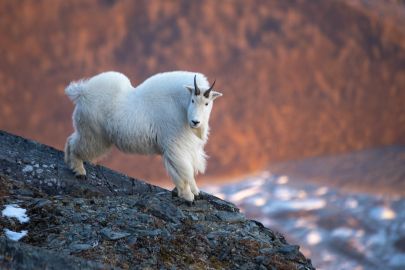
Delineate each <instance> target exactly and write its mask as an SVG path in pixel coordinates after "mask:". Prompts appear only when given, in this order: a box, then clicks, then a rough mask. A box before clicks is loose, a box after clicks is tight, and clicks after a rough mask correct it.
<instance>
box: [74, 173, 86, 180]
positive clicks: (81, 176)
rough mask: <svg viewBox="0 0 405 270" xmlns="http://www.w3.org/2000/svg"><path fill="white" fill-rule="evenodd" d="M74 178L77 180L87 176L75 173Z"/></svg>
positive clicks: (84, 178)
mask: <svg viewBox="0 0 405 270" xmlns="http://www.w3.org/2000/svg"><path fill="white" fill-rule="evenodd" d="M75 176H76V179H79V180H87V176H86V175H85V174H76V175H75Z"/></svg>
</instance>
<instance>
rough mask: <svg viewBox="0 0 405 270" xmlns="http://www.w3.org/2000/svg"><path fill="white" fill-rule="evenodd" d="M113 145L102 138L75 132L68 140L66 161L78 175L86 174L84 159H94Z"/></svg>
mask: <svg viewBox="0 0 405 270" xmlns="http://www.w3.org/2000/svg"><path fill="white" fill-rule="evenodd" d="M110 147H111V145H110V144H108V143H106V142H105V141H104V140H103V139H102V138H97V137H96V138H94V136H92V135H89V136H87V137H84V136H83V135H81V134H79V133H78V132H75V133H73V134H72V135H71V136H70V137H69V138H68V139H67V142H66V147H65V161H66V163H67V164H68V166H69V167H70V168H71V169H72V170H73V171H74V173H75V174H76V176H79V177H83V176H86V169H85V168H84V165H83V161H85V160H87V161H92V160H94V159H96V158H97V157H99V156H101V155H103V154H104V153H105V152H107V151H108V149H110Z"/></svg>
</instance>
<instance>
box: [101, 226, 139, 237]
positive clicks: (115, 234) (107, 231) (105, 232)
mask: <svg viewBox="0 0 405 270" xmlns="http://www.w3.org/2000/svg"><path fill="white" fill-rule="evenodd" d="M100 233H101V234H102V235H103V236H104V237H106V238H107V239H109V240H118V239H121V238H124V237H127V236H130V235H131V234H130V233H127V232H116V231H113V230H111V229H109V228H104V229H102V230H101V231H100Z"/></svg>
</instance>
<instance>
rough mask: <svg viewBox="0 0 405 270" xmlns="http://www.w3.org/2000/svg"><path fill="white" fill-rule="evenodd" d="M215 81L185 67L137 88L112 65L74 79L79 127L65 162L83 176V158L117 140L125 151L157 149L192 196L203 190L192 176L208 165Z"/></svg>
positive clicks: (71, 91) (71, 89) (182, 193)
mask: <svg viewBox="0 0 405 270" xmlns="http://www.w3.org/2000/svg"><path fill="white" fill-rule="evenodd" d="M193 80H194V86H192V85H190V84H192V82H193ZM214 84H215V82H214V83H213V84H212V85H211V87H210V86H209V83H208V81H207V78H206V77H205V76H204V75H203V74H200V73H191V72H186V71H173V72H166V73H160V74H156V75H154V76H152V77H150V78H148V79H147V80H146V81H144V82H143V83H142V84H140V85H139V86H138V87H136V88H134V87H133V86H132V85H131V82H130V81H129V79H128V78H127V77H126V76H125V75H123V74H121V73H118V72H112V71H110V72H105V73H101V74H98V75H96V76H94V77H92V78H90V79H88V80H81V81H77V82H71V83H70V84H69V86H68V87H67V88H66V89H65V92H66V94H67V96H68V97H69V98H70V99H71V100H72V101H73V102H74V103H75V104H76V107H75V109H74V112H73V126H74V129H75V132H74V133H73V134H72V135H70V136H69V137H68V138H67V141H66V146H65V162H66V163H67V164H68V166H69V167H70V168H71V169H72V170H73V171H74V172H75V173H76V175H78V176H83V175H84V176H85V175H86V170H85V169H84V166H83V161H85V160H89V161H91V160H94V159H96V158H97V157H99V156H101V155H103V154H104V153H106V152H107V151H108V150H109V149H110V148H111V147H112V146H113V145H115V146H116V147H117V148H118V149H120V150H121V151H123V152H127V153H138V154H159V155H162V156H163V160H164V165H165V167H166V170H167V171H168V173H169V175H170V177H171V178H172V180H173V182H174V183H175V185H176V188H177V191H178V195H179V197H181V198H183V199H185V200H187V201H193V200H194V196H197V195H199V189H198V187H197V185H196V182H195V179H194V177H195V175H196V174H197V173H204V171H205V167H206V155H205V152H204V145H205V144H206V142H207V139H208V133H209V126H208V120H209V117H210V113H211V110H212V105H213V101H214V100H215V99H216V98H218V97H220V96H222V94H221V93H219V92H216V91H214V90H212V89H213V86H214Z"/></svg>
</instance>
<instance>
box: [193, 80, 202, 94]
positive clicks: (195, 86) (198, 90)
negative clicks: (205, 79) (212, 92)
mask: <svg viewBox="0 0 405 270" xmlns="http://www.w3.org/2000/svg"><path fill="white" fill-rule="evenodd" d="M194 89H195V95H196V96H198V95H199V94H200V93H201V91H200V89H199V88H198V86H197V75H194Z"/></svg>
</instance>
